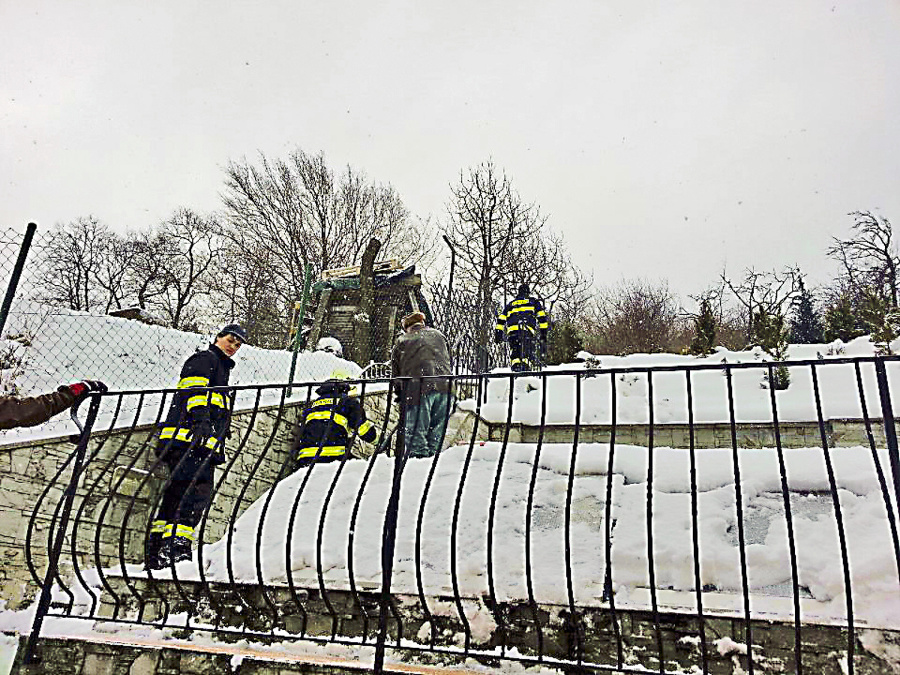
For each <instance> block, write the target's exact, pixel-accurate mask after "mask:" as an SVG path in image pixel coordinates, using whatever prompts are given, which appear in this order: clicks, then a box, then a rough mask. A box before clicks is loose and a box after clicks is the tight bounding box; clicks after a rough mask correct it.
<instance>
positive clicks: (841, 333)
mask: <svg viewBox="0 0 900 675" xmlns="http://www.w3.org/2000/svg"><path fill="white" fill-rule="evenodd" d="M854 304H855V303H854V302H853V298H852V297H851V296H850V295H849V294H847V293H844V294H842V295H841V296H840V297H839V298H838V299H837V300H836V301H835V302H834V304H833V305H831V306H830V307H829V308H828V309H826V310H825V321H824V323H825V327H824V328H825V330H824V333H825V334H824V338H825V342H833V341H834V340H841V341H843V342H850V340H852V339H853V338H857V337H859V336H860V335H865V334H866V329H865V327H864V326H863V324H862V322H861V320H860V318H859V317H858V316H857V311H856V307H855V306H854Z"/></svg>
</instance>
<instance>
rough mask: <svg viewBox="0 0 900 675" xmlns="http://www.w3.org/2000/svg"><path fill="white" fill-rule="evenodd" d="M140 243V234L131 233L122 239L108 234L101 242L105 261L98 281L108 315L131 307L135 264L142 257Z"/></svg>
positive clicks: (99, 271) (99, 266) (101, 251)
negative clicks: (137, 242) (138, 236)
mask: <svg viewBox="0 0 900 675" xmlns="http://www.w3.org/2000/svg"><path fill="white" fill-rule="evenodd" d="M136 241H137V235H133V234H129V235H126V236H124V237H121V236H119V235H117V234H115V233H112V232H107V233H106V236H105V238H104V240H103V241H102V242H101V248H100V259H101V262H100V264H99V265H98V268H97V272H96V274H95V275H94V281H95V285H96V286H97V288H99V289H100V291H101V292H102V294H103V296H105V301H104V305H103V312H104V313H109V312H110V311H111V310H113V309H122V308H123V307H125V306H127V305H129V304H131V303H130V302H129V301H130V297H129V296H130V286H131V283H130V282H131V280H132V278H133V276H134V274H135V271H136V264H135V263H136V260H137V256H138V247H137V246H136Z"/></svg>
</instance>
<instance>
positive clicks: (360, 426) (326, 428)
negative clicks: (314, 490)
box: [293, 378, 378, 467]
mask: <svg viewBox="0 0 900 675" xmlns="http://www.w3.org/2000/svg"><path fill="white" fill-rule="evenodd" d="M350 392H351V387H350V384H348V383H347V382H344V381H342V380H340V379H337V378H331V379H329V380H326V381H325V382H324V383H323V384H322V385H321V386H320V387H319V388H318V389H316V395H317V396H318V398H317V399H316V400H315V401H313V402H312V403H311V404H310V405H309V407H308V408H306V410H304V411H303V417H302V418H301V421H300V430H301V433H300V438H299V440H298V442H297V445H296V447H295V449H294V455H293V456H294V461H295V466H296V467H301V466H307V465H309V464H312V463H313V462H333V461H335V460H340V459H344V458H345V457H347V456H348V453H349V451H350V444H351V441H352V440H353V438H354V437H357V436H358V437H359V438H361V439H362V440H364V441H366V442H367V443H374V442H375V439H376V438H377V437H378V433H377V431H376V430H375V426H374V425H373V424H372V423H371V422H370V421H369V420H368V419H366V411H365V409H364V408H363V406H362V403H360V402H359V400H358V399H357V398H356V397H354V396H351V393H350Z"/></svg>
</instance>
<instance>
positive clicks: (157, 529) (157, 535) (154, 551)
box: [144, 520, 166, 570]
mask: <svg viewBox="0 0 900 675" xmlns="http://www.w3.org/2000/svg"><path fill="white" fill-rule="evenodd" d="M165 528H166V521H164V520H155V521H153V524H152V525H151V527H150V534H149V535H148V536H147V541H146V542H145V543H144V564H145V565H146V566H147V568H148V569H151V570H159V569H162V567H163V564H162V562H161V561H160V559H159V553H160V551H161V550H162V545H163V533H164V532H165Z"/></svg>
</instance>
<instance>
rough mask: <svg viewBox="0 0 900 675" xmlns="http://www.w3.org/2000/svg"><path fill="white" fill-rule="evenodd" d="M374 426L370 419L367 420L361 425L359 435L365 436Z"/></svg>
mask: <svg viewBox="0 0 900 675" xmlns="http://www.w3.org/2000/svg"><path fill="white" fill-rule="evenodd" d="M372 426H374V425H373V424H372V423H371V422H370V421H369V420H366V421H365V422H363V423H362V424H360V425H359V435H360V436H365V435H366V432H367V431H368V430H369V429H371V428H372Z"/></svg>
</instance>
